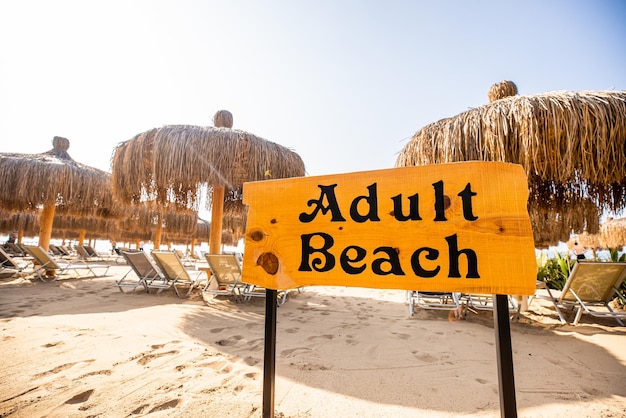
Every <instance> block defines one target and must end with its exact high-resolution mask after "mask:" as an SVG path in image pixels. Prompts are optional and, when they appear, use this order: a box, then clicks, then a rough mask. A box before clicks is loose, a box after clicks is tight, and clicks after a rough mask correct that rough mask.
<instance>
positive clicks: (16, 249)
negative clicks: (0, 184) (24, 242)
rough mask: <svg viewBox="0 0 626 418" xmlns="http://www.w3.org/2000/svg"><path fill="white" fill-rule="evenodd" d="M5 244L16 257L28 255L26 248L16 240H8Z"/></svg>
mask: <svg viewBox="0 0 626 418" xmlns="http://www.w3.org/2000/svg"><path fill="white" fill-rule="evenodd" d="M4 245H5V248H6V249H8V250H9V251H8V252H9V253H11V255H13V256H14V257H24V256H25V255H27V253H26V251H25V250H24V248H23V247H22V246H20V245H18V244H16V243H14V242H8V243H6V244H4Z"/></svg>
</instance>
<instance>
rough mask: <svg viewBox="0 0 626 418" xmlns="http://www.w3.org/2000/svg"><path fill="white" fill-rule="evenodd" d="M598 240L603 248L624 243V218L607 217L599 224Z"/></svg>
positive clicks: (625, 231)
mask: <svg viewBox="0 0 626 418" xmlns="http://www.w3.org/2000/svg"><path fill="white" fill-rule="evenodd" d="M600 241H601V242H602V244H603V246H604V247H605V248H622V247H624V246H625V245H626V218H619V219H609V220H607V221H606V222H604V223H603V224H602V225H601V226H600Z"/></svg>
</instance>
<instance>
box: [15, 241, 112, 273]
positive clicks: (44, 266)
mask: <svg viewBox="0 0 626 418" xmlns="http://www.w3.org/2000/svg"><path fill="white" fill-rule="evenodd" d="M24 249H25V250H26V251H27V252H28V254H30V255H31V257H33V260H32V261H33V271H32V274H34V275H37V277H39V279H40V280H41V281H42V282H51V281H54V280H56V279H57V277H58V275H60V274H63V273H67V272H70V271H71V272H73V273H74V274H75V275H76V276H77V277H82V276H81V275H80V274H79V271H80V270H86V271H87V273H91V274H93V275H94V277H98V274H96V272H95V269H97V268H103V269H105V270H104V273H102V276H106V274H107V272H108V271H109V266H107V265H92V264H87V263H85V261H84V260H80V259H76V260H72V261H70V262H65V261H60V260H55V259H53V258H52V257H51V256H50V254H49V253H48V252H47V251H45V250H44V249H43V248H41V247H39V246H34V245H26V246H24ZM48 271H54V272H55V274H54V275H52V276H48V274H47V272H48Z"/></svg>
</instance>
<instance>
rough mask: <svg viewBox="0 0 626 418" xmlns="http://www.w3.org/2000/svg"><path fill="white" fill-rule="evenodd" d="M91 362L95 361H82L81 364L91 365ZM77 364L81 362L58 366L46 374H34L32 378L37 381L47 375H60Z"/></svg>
mask: <svg viewBox="0 0 626 418" xmlns="http://www.w3.org/2000/svg"><path fill="white" fill-rule="evenodd" d="M93 361H95V360H94V359H91V360H84V361H83V362H84V363H91V362H93ZM78 363H81V362H80V361H76V362H74V363H65V364H61V365H60V366H57V367H55V368H54V369H50V370H48V371H47V372H43V373H38V374H36V375H35V376H33V378H35V379H38V378H40V377H44V376H47V375H50V374H57V373H61V372H62V371H64V370H67V369H69V368H70V367H72V366H74V365H76V364H78Z"/></svg>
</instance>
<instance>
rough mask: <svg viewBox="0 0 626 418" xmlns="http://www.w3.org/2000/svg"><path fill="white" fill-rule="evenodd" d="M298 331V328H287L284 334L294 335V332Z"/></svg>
mask: <svg viewBox="0 0 626 418" xmlns="http://www.w3.org/2000/svg"><path fill="white" fill-rule="evenodd" d="M299 330H300V328H287V329H286V330H285V332H286V333H287V334H295V333H296V332H298V331H299Z"/></svg>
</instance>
